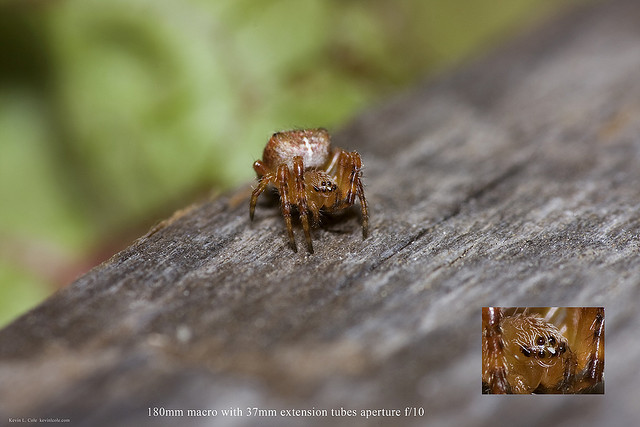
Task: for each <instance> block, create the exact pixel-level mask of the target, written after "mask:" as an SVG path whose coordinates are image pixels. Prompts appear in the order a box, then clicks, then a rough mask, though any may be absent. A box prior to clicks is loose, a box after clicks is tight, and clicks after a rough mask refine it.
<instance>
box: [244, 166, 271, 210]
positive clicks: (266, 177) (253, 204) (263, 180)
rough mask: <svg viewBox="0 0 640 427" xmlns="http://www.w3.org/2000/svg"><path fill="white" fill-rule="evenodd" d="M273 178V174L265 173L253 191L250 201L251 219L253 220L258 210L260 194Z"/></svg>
mask: <svg viewBox="0 0 640 427" xmlns="http://www.w3.org/2000/svg"><path fill="white" fill-rule="evenodd" d="M272 179H273V175H271V174H267V175H263V176H262V177H261V178H260V181H259V182H258V186H257V187H256V188H254V190H253V193H251V202H250V203H249V218H250V219H251V221H253V213H254V211H255V210H256V203H257V201H258V196H260V194H262V192H263V191H264V190H265V188H267V186H268V185H269V183H270V182H271V181H272Z"/></svg>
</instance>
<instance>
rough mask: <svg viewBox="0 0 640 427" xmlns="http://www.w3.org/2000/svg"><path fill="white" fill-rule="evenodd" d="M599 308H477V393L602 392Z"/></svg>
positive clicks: (602, 334) (601, 309) (600, 318)
mask: <svg viewBox="0 0 640 427" xmlns="http://www.w3.org/2000/svg"><path fill="white" fill-rule="evenodd" d="M603 373H604V308H602V307H567V308H557V307H553V308H510V309H502V308H500V307H483V308H482V389H483V393H491V394H505V393H517V394H528V393H602V391H600V390H603Z"/></svg>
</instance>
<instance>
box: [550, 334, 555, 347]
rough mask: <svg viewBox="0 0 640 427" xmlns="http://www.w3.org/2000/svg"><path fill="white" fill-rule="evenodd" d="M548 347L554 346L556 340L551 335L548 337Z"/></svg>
mask: <svg viewBox="0 0 640 427" xmlns="http://www.w3.org/2000/svg"><path fill="white" fill-rule="evenodd" d="M549 345H551V346H554V345H556V339H555V338H554V337H553V336H552V335H549Z"/></svg>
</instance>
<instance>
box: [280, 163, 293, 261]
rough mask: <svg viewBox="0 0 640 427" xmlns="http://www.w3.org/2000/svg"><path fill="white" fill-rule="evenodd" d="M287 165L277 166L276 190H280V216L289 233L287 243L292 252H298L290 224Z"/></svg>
mask: <svg viewBox="0 0 640 427" xmlns="http://www.w3.org/2000/svg"><path fill="white" fill-rule="evenodd" d="M289 177H290V173H289V167H288V166H287V165H286V164H284V163H283V164H281V165H280V166H278V191H279V192H280V207H281V209H282V216H283V217H284V223H285V225H286V226H287V233H288V234H289V244H290V245H291V249H293V251H294V252H298V247H297V246H296V240H295V238H294V237H293V227H292V226H291V200H290V198H289Z"/></svg>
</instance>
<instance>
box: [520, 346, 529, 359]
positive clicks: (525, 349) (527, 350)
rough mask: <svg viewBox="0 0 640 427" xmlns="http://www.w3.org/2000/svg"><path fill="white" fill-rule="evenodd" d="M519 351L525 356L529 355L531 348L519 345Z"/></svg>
mask: <svg viewBox="0 0 640 427" xmlns="http://www.w3.org/2000/svg"><path fill="white" fill-rule="evenodd" d="M520 351H521V352H522V354H524V355H525V356H527V357H531V350H529V349H528V348H526V347H522V346H520Z"/></svg>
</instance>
